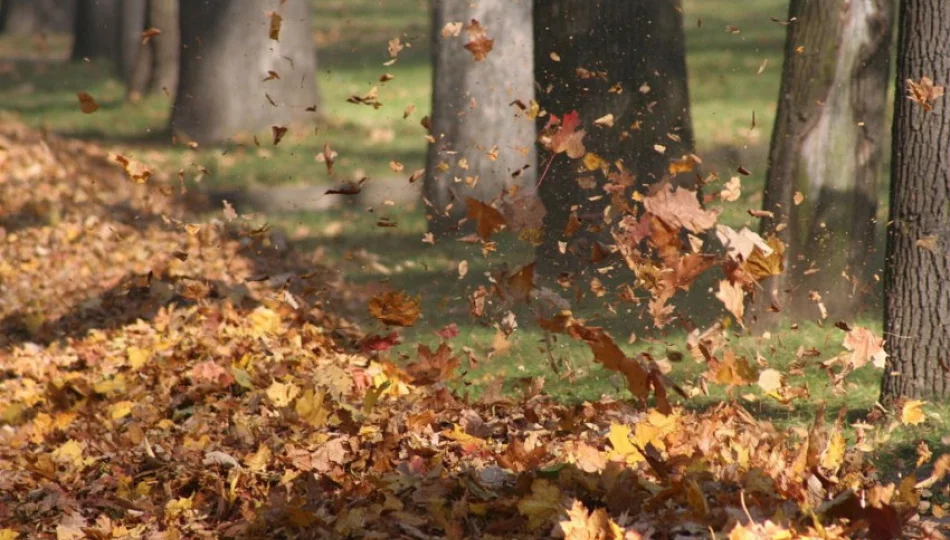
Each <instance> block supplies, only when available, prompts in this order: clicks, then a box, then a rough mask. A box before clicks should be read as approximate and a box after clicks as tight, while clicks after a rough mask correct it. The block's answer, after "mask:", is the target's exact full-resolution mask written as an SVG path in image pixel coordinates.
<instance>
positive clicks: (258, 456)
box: [244, 444, 271, 473]
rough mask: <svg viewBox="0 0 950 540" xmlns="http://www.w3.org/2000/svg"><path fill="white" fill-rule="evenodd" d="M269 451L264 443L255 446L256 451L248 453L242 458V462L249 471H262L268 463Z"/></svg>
mask: <svg viewBox="0 0 950 540" xmlns="http://www.w3.org/2000/svg"><path fill="white" fill-rule="evenodd" d="M270 459H271V451H270V448H269V447H268V446H267V445H266V444H261V445H260V446H259V447H258V448H257V452H254V453H253V454H250V455H249V456H248V457H247V458H245V459H244V463H246V464H247V468H248V469H250V470H251V472H256V473H259V472H264V470H265V469H267V465H269V464H270Z"/></svg>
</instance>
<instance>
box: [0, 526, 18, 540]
mask: <svg viewBox="0 0 950 540" xmlns="http://www.w3.org/2000/svg"><path fill="white" fill-rule="evenodd" d="M19 537H20V533H19V532H17V531H15V530H13V529H0V540H16V539H17V538H19Z"/></svg>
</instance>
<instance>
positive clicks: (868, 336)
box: [842, 326, 887, 369]
mask: <svg viewBox="0 0 950 540" xmlns="http://www.w3.org/2000/svg"><path fill="white" fill-rule="evenodd" d="M842 345H843V346H844V348H845V349H847V350H848V351H850V352H851V355H850V357H849V361H850V363H851V367H852V368H853V369H858V368H861V367H863V366H865V365H867V364H868V363H869V362H871V363H873V364H874V367H876V368H878V369H884V364H885V362H886V361H887V353H886V352H885V351H884V339H883V338H879V337H877V336H875V335H874V332H871V331H870V330H868V329H867V328H864V327H862V326H855V327H854V328H852V329H851V330H850V331H849V332H848V333H847V335H845V337H844V343H842Z"/></svg>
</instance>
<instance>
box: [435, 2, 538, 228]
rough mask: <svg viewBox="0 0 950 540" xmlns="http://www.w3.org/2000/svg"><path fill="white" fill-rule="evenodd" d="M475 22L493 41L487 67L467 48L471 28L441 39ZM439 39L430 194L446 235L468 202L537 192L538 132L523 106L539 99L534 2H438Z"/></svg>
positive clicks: (437, 36) (436, 217) (487, 58)
mask: <svg viewBox="0 0 950 540" xmlns="http://www.w3.org/2000/svg"><path fill="white" fill-rule="evenodd" d="M473 19H474V20H477V21H478V22H479V24H480V25H481V26H483V27H484V28H485V29H486V30H487V33H488V37H489V38H490V39H494V45H493V49H492V51H491V52H490V53H489V54H488V56H487V57H486V58H485V59H484V60H481V61H476V60H475V59H474V58H473V55H472V54H471V53H470V52H469V51H468V50H467V49H465V47H464V45H465V44H466V43H468V42H469V36H468V35H467V32H466V31H465V30H462V32H461V34H460V35H459V36H452V35H447V36H443V35H442V30H443V28H445V26H446V24H448V23H455V22H461V23H464V24H465V25H468V24H470V22H471V21H472V20H473ZM432 35H433V40H432V50H433V60H434V66H435V69H434V71H433V75H432V86H433V92H432V116H431V121H432V136H433V137H434V138H435V142H434V143H433V144H431V145H430V146H429V154H428V159H427V163H426V177H425V185H424V196H425V198H426V202H427V205H426V208H427V215H428V219H429V229H430V230H431V231H433V232H435V233H443V232H445V231H446V230H448V229H451V228H452V227H453V226H454V225H456V224H457V223H458V221H459V220H460V219H461V218H462V217H464V215H465V198H466V197H474V198H476V199H479V200H482V201H489V200H491V199H492V198H494V197H496V196H498V195H499V194H500V193H501V192H502V191H503V190H504V189H505V188H507V187H509V186H511V185H515V184H517V185H519V186H522V187H527V188H529V189H533V186H534V181H535V179H536V176H535V162H536V159H537V158H536V154H535V147H534V139H535V126H534V121H533V120H532V119H531V118H529V117H528V115H527V114H526V111H524V110H522V109H521V108H519V107H518V103H520V104H521V105H522V106H528V105H529V104H530V103H531V100H532V99H534V76H533V73H532V63H533V61H534V58H533V49H534V47H533V43H532V27H531V0H473V1H468V0H466V1H463V2H459V1H456V0H436V1H435V2H434V4H433V24H432ZM516 102H518V103H516ZM526 165H529V166H530V167H529V168H527V169H525V166H526ZM476 179H477V180H476ZM466 180H468V182H466Z"/></svg>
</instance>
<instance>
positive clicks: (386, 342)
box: [360, 331, 402, 354]
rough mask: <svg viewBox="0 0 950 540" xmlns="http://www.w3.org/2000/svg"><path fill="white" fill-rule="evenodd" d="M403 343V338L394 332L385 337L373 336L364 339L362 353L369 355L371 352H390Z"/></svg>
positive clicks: (361, 344)
mask: <svg viewBox="0 0 950 540" xmlns="http://www.w3.org/2000/svg"><path fill="white" fill-rule="evenodd" d="M401 342H402V338H400V337H399V332H396V331H392V332H390V333H389V334H387V335H385V336H380V335H377V334H373V335H371V336H367V337H365V338H363V341H361V342H360V352H362V353H363V354H368V353H371V352H382V351H388V350H389V349H391V348H393V347H395V346H396V345H398V344H399V343H401Z"/></svg>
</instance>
